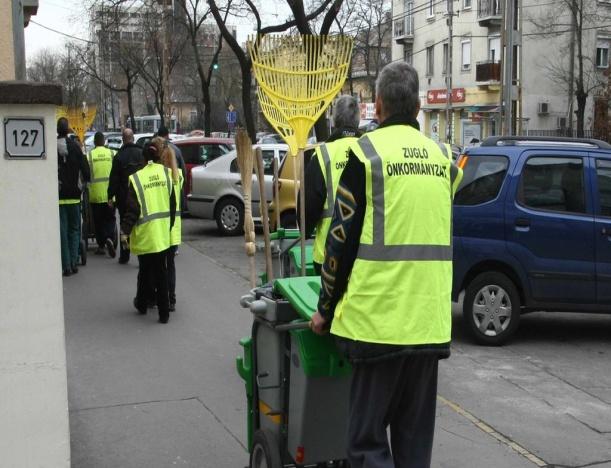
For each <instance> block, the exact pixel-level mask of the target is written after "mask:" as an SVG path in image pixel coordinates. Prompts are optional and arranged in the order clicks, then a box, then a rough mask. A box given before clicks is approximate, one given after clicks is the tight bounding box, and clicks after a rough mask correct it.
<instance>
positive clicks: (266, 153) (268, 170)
mask: <svg viewBox="0 0 611 468" xmlns="http://www.w3.org/2000/svg"><path fill="white" fill-rule="evenodd" d="M274 153H275V151H274V150H263V151H261V155H262V156H263V173H264V174H265V175H274V166H273V165H272V164H273V163H274Z"/></svg>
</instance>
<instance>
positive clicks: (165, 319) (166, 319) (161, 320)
mask: <svg viewBox="0 0 611 468" xmlns="http://www.w3.org/2000/svg"><path fill="white" fill-rule="evenodd" d="M168 320H170V317H159V323H168Z"/></svg>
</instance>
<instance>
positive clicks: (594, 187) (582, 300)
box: [452, 137, 611, 345]
mask: <svg viewBox="0 0 611 468" xmlns="http://www.w3.org/2000/svg"><path fill="white" fill-rule="evenodd" d="M458 165H459V166H460V167H462V168H463V171H464V178H463V180H462V182H461V185H460V187H459V188H458V191H457V193H456V197H455V199H454V205H455V206H454V285H453V292H452V299H453V300H454V301H457V300H458V298H459V294H460V293H461V292H463V291H464V301H463V320H464V323H465V324H466V328H467V329H468V330H469V332H470V333H471V335H472V336H473V337H474V338H475V340H476V341H477V342H479V343H481V344H486V345H500V344H502V343H504V342H506V341H507V340H508V339H509V338H510V337H511V335H512V334H513V333H514V332H515V331H516V329H517V328H518V324H519V322H520V316H521V314H523V313H527V312H532V311H557V312H560V311H568V312H606V313H609V312H611V145H609V144H607V143H604V142H601V141H597V140H579V139H561V138H554V139H545V138H535V137H491V138H488V139H486V140H485V141H484V142H483V143H482V145H481V146H480V147H477V148H469V149H468V150H467V151H466V154H464V155H462V156H461V157H460V158H459V160H458Z"/></svg>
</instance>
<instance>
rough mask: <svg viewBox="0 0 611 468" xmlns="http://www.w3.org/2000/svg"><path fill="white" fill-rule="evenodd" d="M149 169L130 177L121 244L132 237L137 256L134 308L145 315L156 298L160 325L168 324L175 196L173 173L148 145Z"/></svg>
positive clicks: (131, 241) (150, 144) (146, 153)
mask: <svg viewBox="0 0 611 468" xmlns="http://www.w3.org/2000/svg"><path fill="white" fill-rule="evenodd" d="M142 155H143V156H144V159H145V160H146V161H147V164H146V166H144V168H142V169H140V170H139V171H138V172H136V173H135V174H132V175H131V176H129V190H128V194H127V202H126V212H125V216H124V217H123V218H122V220H121V242H122V243H126V242H127V240H128V236H129V245H130V251H131V252H132V253H134V254H136V255H137V256H138V264H139V267H140V270H139V272H138V287H137V292H136V297H135V298H134V306H135V307H136V309H137V310H138V312H139V313H141V314H146V309H147V304H148V302H149V298H152V297H155V298H156V301H157V309H158V311H159V322H160V323H168V320H169V317H170V311H169V308H170V303H169V296H168V271H167V266H166V256H167V251H168V249H169V248H170V244H171V230H172V228H173V226H174V221H175V217H176V197H175V196H174V183H173V182H172V175H171V174H170V170H169V169H168V168H167V167H165V166H163V165H162V164H159V158H160V153H159V150H158V149H157V148H156V146H155V145H154V144H152V143H147V144H146V145H145V146H144V149H143V151H142Z"/></svg>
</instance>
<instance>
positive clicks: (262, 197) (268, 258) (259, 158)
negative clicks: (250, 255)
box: [255, 148, 274, 282]
mask: <svg viewBox="0 0 611 468" xmlns="http://www.w3.org/2000/svg"><path fill="white" fill-rule="evenodd" d="M255 161H256V163H257V164H256V166H255V167H256V169H257V179H258V181H259V212H260V213H261V222H262V223H263V239H264V240H265V271H266V272H267V281H268V282H270V281H273V280H274V270H273V268H272V248H271V244H270V240H269V212H268V211H267V210H268V207H267V197H266V194H265V166H264V165H263V153H262V152H261V148H257V149H256V151H255Z"/></svg>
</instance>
